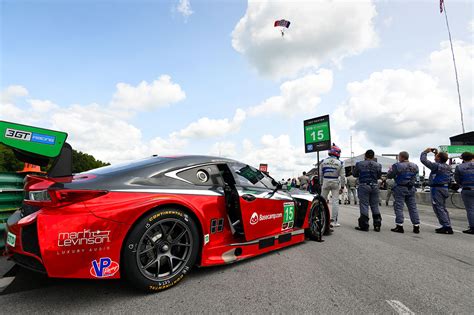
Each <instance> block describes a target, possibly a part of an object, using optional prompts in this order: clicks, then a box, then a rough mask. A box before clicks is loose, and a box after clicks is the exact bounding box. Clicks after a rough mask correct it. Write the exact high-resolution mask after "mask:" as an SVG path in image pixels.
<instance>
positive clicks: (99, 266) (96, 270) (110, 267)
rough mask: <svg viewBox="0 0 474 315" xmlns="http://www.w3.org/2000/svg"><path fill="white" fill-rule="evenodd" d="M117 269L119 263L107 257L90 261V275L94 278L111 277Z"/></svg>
mask: <svg viewBox="0 0 474 315" xmlns="http://www.w3.org/2000/svg"><path fill="white" fill-rule="evenodd" d="M118 270H119V264H118V263H117V262H115V261H113V260H112V259H110V258H109V257H103V258H100V259H99V260H93V261H92V267H91V270H90V273H91V275H93V276H94V277H96V278H105V277H112V276H113V275H114V274H116V273H117V271H118Z"/></svg>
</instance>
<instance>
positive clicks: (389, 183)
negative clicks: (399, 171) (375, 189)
mask: <svg viewBox="0 0 474 315" xmlns="http://www.w3.org/2000/svg"><path fill="white" fill-rule="evenodd" d="M385 184H386V185H387V197H386V198H385V205H386V206H387V207H388V203H389V202H390V197H392V194H393V187H395V180H394V179H393V178H387V180H386V181H385ZM394 198H395V197H394Z"/></svg>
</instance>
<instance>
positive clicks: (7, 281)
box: [0, 277, 15, 293]
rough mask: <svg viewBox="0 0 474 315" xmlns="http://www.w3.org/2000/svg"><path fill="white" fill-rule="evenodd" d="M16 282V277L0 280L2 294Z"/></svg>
mask: <svg viewBox="0 0 474 315" xmlns="http://www.w3.org/2000/svg"><path fill="white" fill-rule="evenodd" d="M13 280H15V277H5V278H1V279H0V293H1V292H3V291H4V290H5V289H6V288H7V287H8V286H9V285H10V283H12V282H13Z"/></svg>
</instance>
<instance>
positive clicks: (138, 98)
mask: <svg viewBox="0 0 474 315" xmlns="http://www.w3.org/2000/svg"><path fill="white" fill-rule="evenodd" d="M185 98H186V94H185V93H184V91H183V90H182V89H181V87H180V86H179V84H177V83H173V82H172V81H171V77H170V76H169V75H162V76H160V77H159V79H158V80H155V81H153V82H151V83H148V82H146V81H142V82H140V83H139V84H138V85H137V86H136V87H135V86H132V85H130V84H127V83H118V84H117V91H116V92H115V94H114V95H113V98H112V101H111V106H112V107H115V108H121V109H128V110H133V111H139V110H145V111H146V110H153V109H156V108H159V107H165V106H169V105H171V104H173V103H177V102H179V101H181V100H184V99H185Z"/></svg>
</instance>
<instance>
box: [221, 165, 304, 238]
mask: <svg viewBox="0 0 474 315" xmlns="http://www.w3.org/2000/svg"><path fill="white" fill-rule="evenodd" d="M230 166H231V169H232V172H233V174H234V177H235V180H236V186H237V191H238V193H239V202H240V209H241V214H242V221H243V222H242V223H243V227H244V231H245V239H246V240H247V241H251V240H255V239H258V238H261V237H265V236H269V235H276V234H280V233H282V231H285V230H289V229H292V228H293V223H294V210H295V205H294V202H293V199H292V198H291V196H289V195H287V194H285V193H283V192H281V191H277V192H274V190H275V188H276V186H275V185H274V184H276V183H274V181H272V178H270V177H269V176H267V175H265V174H264V173H262V172H261V171H259V170H257V169H255V168H253V167H251V166H249V165H245V164H243V163H233V164H231V165H230Z"/></svg>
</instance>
